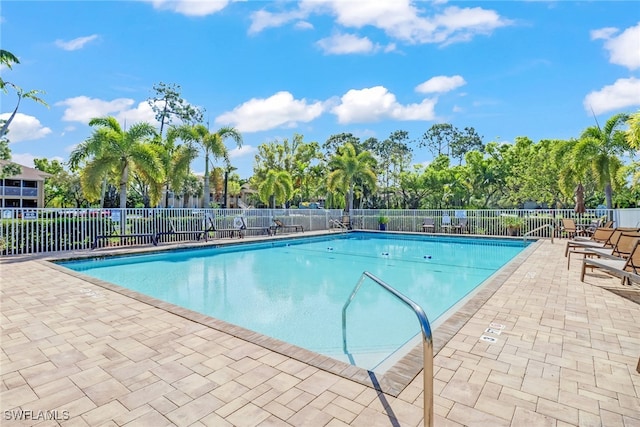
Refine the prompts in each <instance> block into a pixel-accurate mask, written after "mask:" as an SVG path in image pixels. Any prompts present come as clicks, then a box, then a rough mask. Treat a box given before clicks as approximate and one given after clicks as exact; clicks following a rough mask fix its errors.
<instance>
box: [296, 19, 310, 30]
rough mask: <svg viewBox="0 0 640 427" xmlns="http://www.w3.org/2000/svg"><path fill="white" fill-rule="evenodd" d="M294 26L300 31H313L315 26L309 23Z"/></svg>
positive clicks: (302, 22) (299, 23)
mask: <svg viewBox="0 0 640 427" xmlns="http://www.w3.org/2000/svg"><path fill="white" fill-rule="evenodd" d="M294 26H295V27H296V29H298V30H313V24H312V23H311V22H309V21H298V22H296V24H295V25H294Z"/></svg>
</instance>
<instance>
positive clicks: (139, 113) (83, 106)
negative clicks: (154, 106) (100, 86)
mask: <svg viewBox="0 0 640 427" xmlns="http://www.w3.org/2000/svg"><path fill="white" fill-rule="evenodd" d="M133 104H134V100H133V99H129V98H117V99H114V100H112V101H104V100H102V99H96V98H89V97H86V96H77V97H75V98H68V99H65V100H64V101H60V102H57V103H56V104H55V105H56V106H58V107H60V106H62V107H67V108H66V109H65V111H64V114H63V116H62V120H63V121H66V122H80V123H83V124H88V123H89V121H90V120H91V119H93V118H96V117H106V116H113V117H115V118H116V119H118V121H119V122H120V123H121V124H122V125H124V124H125V122H126V123H127V124H133V123H139V122H149V123H152V124H157V122H156V120H155V117H154V116H155V114H154V113H153V111H152V110H151V107H150V106H149V104H148V103H147V102H141V103H139V104H138V106H137V107H135V108H133V109H132V108H130V107H131V106H132V105H133Z"/></svg>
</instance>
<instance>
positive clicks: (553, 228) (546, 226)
mask: <svg viewBox="0 0 640 427" xmlns="http://www.w3.org/2000/svg"><path fill="white" fill-rule="evenodd" d="M543 228H550V229H551V243H553V235H554V233H555V230H556V228H555V227H554V226H553V225H552V224H544V225H541V226H540V227H538V228H534V229H533V230H529V231H527V232H526V233H524V236H522V237H523V240H524V241H525V243H526V242H527V236H528V235H530V234H531V233H533V232H534V231H538V230H542V229H543Z"/></svg>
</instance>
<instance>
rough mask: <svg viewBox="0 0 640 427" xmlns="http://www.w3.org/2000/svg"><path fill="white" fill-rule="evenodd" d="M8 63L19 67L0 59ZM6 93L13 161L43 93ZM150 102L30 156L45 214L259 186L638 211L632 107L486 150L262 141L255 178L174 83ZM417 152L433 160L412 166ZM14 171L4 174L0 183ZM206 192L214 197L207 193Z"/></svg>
mask: <svg viewBox="0 0 640 427" xmlns="http://www.w3.org/2000/svg"><path fill="white" fill-rule="evenodd" d="M0 53H1V56H0V59H1V60H2V63H3V64H5V65H7V64H8V65H9V66H10V65H11V64H15V63H18V61H17V58H16V57H15V56H13V55H12V54H10V53H9V52H7V51H2V52H0ZM0 85H1V86H0V88H1V89H2V90H3V91H4V93H5V94H7V93H8V89H10V88H11V89H13V90H14V91H15V92H16V94H17V96H18V103H17V105H16V107H15V109H14V111H13V114H12V115H11V117H10V118H9V120H7V121H4V122H3V123H2V124H1V127H0V129H1V130H2V133H1V134H0V156H1V157H2V159H5V160H7V159H10V151H9V150H8V142H9V137H10V134H9V132H8V130H9V129H8V128H9V124H10V122H11V120H12V119H13V117H14V116H15V113H16V111H17V110H18V107H19V103H20V101H21V100H22V99H24V98H31V99H32V100H34V101H36V102H40V103H43V104H45V105H46V103H45V102H44V101H43V100H42V99H41V98H39V96H38V95H39V94H40V93H42V92H41V91H23V90H22V89H20V88H19V87H18V86H17V85H15V84H13V83H10V82H6V81H4V80H0ZM153 90H154V96H152V97H150V98H149V99H148V103H149V105H150V106H151V108H152V110H153V111H154V113H155V118H156V120H157V121H158V123H159V124H160V125H159V127H158V128H157V127H156V126H154V125H152V124H150V123H144V122H143V123H136V124H133V125H131V126H130V127H128V128H123V127H122V126H121V125H120V123H119V122H118V121H117V120H116V119H115V118H114V117H96V118H93V119H91V120H90V122H89V126H90V127H92V128H93V130H92V133H91V135H89V136H88V137H87V138H86V139H85V140H84V141H83V142H82V143H80V144H79V145H78V146H77V147H76V148H75V149H74V150H73V152H72V153H71V155H70V158H69V159H68V161H67V162H65V164H62V163H60V162H58V161H56V160H48V159H36V160H35V167H36V168H37V169H40V170H42V171H44V172H48V173H50V174H51V175H52V176H51V178H49V179H47V182H46V184H45V185H46V200H45V202H46V204H47V206H51V207H90V206H100V207H136V206H137V207H154V206H158V205H159V204H160V203H161V200H162V197H163V195H164V197H165V199H164V201H163V202H164V205H165V206H168V205H169V199H168V195H169V194H170V193H173V194H174V195H175V197H177V198H179V199H180V198H181V199H183V200H189V199H191V198H199V199H200V200H201V207H210V206H217V205H219V204H220V203H224V201H225V200H226V195H227V194H228V195H231V196H233V195H237V194H239V193H240V191H241V189H242V186H243V185H244V186H245V187H246V185H249V186H250V188H252V189H253V190H255V193H254V194H253V195H252V196H251V197H253V199H252V200H251V203H252V204H253V205H254V206H256V207H275V206H299V205H301V204H303V203H306V202H315V201H319V202H321V203H322V204H323V205H324V206H325V207H326V208H343V209H347V210H350V209H353V208H354V207H357V208H387V209H397V208H402V209H425V208H428V209H447V208H468V209H490V208H517V207H524V206H525V205H528V204H529V203H527V202H530V203H533V204H534V205H538V206H545V207H551V208H555V207H558V208H566V207H572V206H573V204H574V203H575V202H574V192H575V188H576V186H577V185H578V184H582V186H583V187H584V189H585V203H586V205H587V207H591V208H595V207H596V206H598V205H602V204H605V205H606V206H607V207H608V208H613V207H636V206H638V203H639V201H640V185H639V183H640V162H638V159H637V155H638V150H640V111H638V112H635V113H633V114H625V113H622V114H616V115H614V116H612V117H610V118H609V119H608V120H607V121H606V122H605V123H604V124H603V126H602V127H601V126H600V125H599V123H597V122H596V123H595V124H594V126H590V127H588V128H587V129H585V130H584V131H583V132H582V134H580V135H578V136H577V137H576V138H572V139H569V140H542V141H538V142H534V141H532V140H531V139H529V138H527V137H518V138H516V140H515V141H513V142H512V143H501V142H497V141H491V142H488V143H484V141H483V138H482V137H481V136H480V135H478V133H477V132H476V131H475V129H474V128H473V127H465V128H464V129H458V128H457V127H455V126H453V125H452V124H449V123H439V124H434V125H433V126H431V127H430V128H429V129H428V130H426V131H425V132H424V133H423V134H422V135H420V136H419V137H417V138H412V137H410V135H409V133H408V132H406V131H404V130H396V131H394V132H392V133H391V134H390V135H389V136H388V137H387V138H385V139H378V138H368V139H365V140H361V139H360V138H358V137H357V136H354V135H353V134H350V133H339V134H334V135H330V136H329V137H328V138H327V140H326V141H324V142H323V143H319V142H317V141H305V138H304V136H303V135H300V134H294V135H293V136H292V137H291V138H290V139H288V138H285V139H283V140H274V141H270V142H267V143H264V144H261V145H260V146H259V147H258V148H257V153H256V155H255V159H254V166H253V176H251V177H250V178H249V179H247V180H243V179H241V178H240V177H239V176H238V174H237V173H234V172H233V171H234V170H235V168H234V167H233V165H232V164H231V161H230V158H229V152H228V150H229V149H228V148H227V144H229V143H233V144H235V145H236V146H237V147H241V146H242V143H243V137H242V135H241V133H240V132H238V130H237V129H235V128H233V127H222V128H220V129H218V130H216V131H211V130H209V128H208V126H206V125H205V124H204V123H203V117H204V109H202V108H200V107H196V106H193V105H190V104H188V103H187V102H186V101H185V100H184V99H183V98H182V96H181V88H180V86H179V85H176V84H165V83H159V84H157V85H154V87H153ZM416 150H428V151H429V152H430V153H431V154H432V156H433V160H432V161H431V162H429V163H428V164H414V162H413V155H414V151H416ZM201 154H202V155H203V157H204V160H205V171H204V176H203V177H201V178H200V177H197V176H195V175H194V174H193V172H192V169H191V164H192V162H193V161H194V160H195V159H196V158H198V157H199V156H200V155H201ZM12 174H14V175H15V174H16V169H15V168H13V169H11V166H10V167H9V169H3V176H2V177H5V176H6V177H9V176H11V175H12ZM209 195H213V197H211V198H210V197H209Z"/></svg>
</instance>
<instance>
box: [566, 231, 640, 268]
mask: <svg viewBox="0 0 640 427" xmlns="http://www.w3.org/2000/svg"><path fill="white" fill-rule="evenodd" d="M616 235H617V238H616V237H615V236H614V239H616V240H615V244H614V245H613V247H612V248H584V249H583V250H574V251H571V253H577V254H582V255H583V256H584V257H599V258H614V259H616V258H627V257H628V256H629V254H630V253H631V250H632V249H633V245H634V244H635V242H636V240H638V239H640V232H620V233H616ZM612 241H613V239H612ZM570 259H571V257H570V256H569V257H568V259H567V268H569V261H570Z"/></svg>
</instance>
